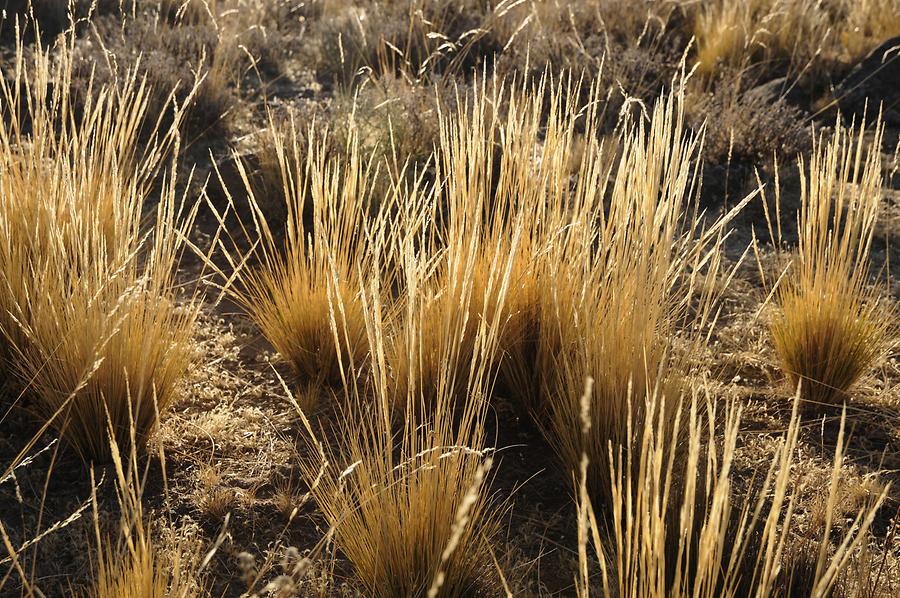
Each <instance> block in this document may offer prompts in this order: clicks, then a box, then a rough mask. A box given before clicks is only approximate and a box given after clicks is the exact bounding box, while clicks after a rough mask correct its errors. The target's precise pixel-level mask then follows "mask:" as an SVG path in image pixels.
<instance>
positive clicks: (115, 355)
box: [0, 45, 197, 459]
mask: <svg viewBox="0 0 900 598" xmlns="http://www.w3.org/2000/svg"><path fill="white" fill-rule="evenodd" d="M54 51H57V52H61V55H62V59H61V60H55V61H52V62H51V58H50V51H49V50H47V51H43V50H41V51H39V52H37V53H36V55H35V58H34V60H33V63H28V62H26V61H25V59H24V58H23V54H22V53H21V52H20V53H19V54H18V61H19V62H18V66H19V68H20V70H19V71H18V76H17V78H16V79H15V80H14V81H13V82H11V83H10V82H7V81H6V80H4V82H3V83H2V93H3V96H4V98H5V100H6V102H7V105H8V106H10V107H17V110H14V111H11V112H10V113H9V115H8V117H9V118H8V120H4V121H3V123H2V124H0V160H2V163H3V166H2V168H3V170H4V173H5V174H4V177H3V179H2V182H0V185H2V191H0V193H2V195H3V197H4V201H3V202H2V205H0V229H2V230H3V231H4V234H3V240H2V247H0V330H2V334H3V337H4V339H5V340H4V345H5V350H4V354H5V358H6V361H7V368H8V370H9V371H10V372H12V374H13V375H14V376H15V378H16V380H17V386H18V387H19V388H20V389H22V391H23V392H25V393H28V394H29V395H30V396H32V397H34V399H35V402H34V409H35V411H36V412H37V413H38V415H39V416H40V417H41V418H42V419H43V420H45V421H46V422H47V423H48V424H50V423H52V425H53V426H54V427H55V428H57V429H58V430H60V432H61V434H62V436H63V437H64V438H65V440H66V441H67V442H68V443H69V444H70V445H71V446H72V447H73V448H75V450H77V451H78V452H79V453H81V454H82V456H83V457H84V458H85V459H95V458H96V459H107V458H108V457H109V453H108V444H107V439H106V437H105V433H104V431H105V428H106V422H107V420H108V419H109V420H111V421H112V423H113V428H114V430H115V431H116V432H115V433H116V436H117V439H118V441H119V443H120V444H121V445H122V446H127V444H128V440H129V437H128V435H127V430H128V426H129V422H130V420H131V419H132V418H133V419H134V423H135V426H136V427H137V430H138V434H137V438H138V440H139V442H140V443H143V442H144V441H145V440H146V438H147V436H148V435H149V433H150V432H151V431H152V430H153V428H154V426H155V422H156V419H157V416H158V414H159V413H160V412H162V411H165V409H166V408H167V407H168V405H169V404H170V403H171V401H172V398H173V395H174V392H175V387H176V385H177V383H178V381H179V379H180V377H181V376H182V374H183V372H184V371H185V368H186V367H187V365H188V364H189V356H190V351H189V347H188V340H189V338H190V335H191V330H192V325H193V322H194V319H195V317H196V311H197V303H196V302H195V301H192V300H191V299H190V298H189V299H188V300H187V301H186V302H185V303H183V304H182V305H178V304H177V299H176V292H175V279H174V276H175V269H176V266H177V263H178V260H179V256H180V253H181V251H182V249H183V247H184V245H183V243H184V238H185V235H186V231H187V230H189V229H190V227H191V226H192V222H193V219H194V215H195V214H196V208H191V207H190V206H188V205H187V203H186V202H185V201H183V200H180V199H179V198H177V197H176V195H175V178H174V174H172V175H165V176H164V177H163V180H162V181H161V187H160V190H159V201H158V205H157V209H156V213H155V215H153V216H151V218H150V223H149V224H150V226H149V227H144V226H143V222H142V210H143V204H144V201H145V199H146V198H147V197H148V196H149V193H150V190H151V185H153V184H154V183H155V182H157V181H156V178H157V177H158V176H160V171H161V169H162V168H163V167H164V166H166V164H165V160H166V159H167V158H166V156H167V155H168V153H169V152H170V151H172V150H173V146H175V145H177V134H176V133H175V132H174V130H171V131H159V138H158V140H157V141H156V142H155V143H152V144H151V145H150V146H149V147H147V148H145V149H139V146H138V136H139V134H140V132H141V127H142V126H145V127H146V126H147V125H146V124H145V121H146V119H147V116H148V115H147V114H146V109H147V101H148V94H149V90H148V89H147V88H146V86H145V85H144V84H143V83H142V82H141V81H140V80H138V79H136V78H135V77H134V76H131V77H128V78H126V79H125V80H124V81H123V83H122V84H121V87H120V88H108V89H104V90H101V91H100V92H99V93H98V95H97V99H96V102H95V103H89V104H88V105H86V106H85V107H84V111H83V113H82V114H81V115H80V119H79V116H78V115H76V113H75V112H74V111H73V108H72V106H71V104H70V102H69V100H70V98H69V97H68V88H67V83H68V82H69V81H70V77H71V63H70V62H69V61H68V59H67V58H68V56H69V48H67V47H65V46H64V45H63V46H59V47H57V48H54ZM151 122H152V121H151ZM156 126H157V127H158V126H159V123H158V122H157V124H156ZM150 134H151V136H156V132H154V131H153V130H151V132H150Z"/></svg>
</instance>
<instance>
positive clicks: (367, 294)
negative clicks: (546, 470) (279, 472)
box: [301, 146, 516, 596]
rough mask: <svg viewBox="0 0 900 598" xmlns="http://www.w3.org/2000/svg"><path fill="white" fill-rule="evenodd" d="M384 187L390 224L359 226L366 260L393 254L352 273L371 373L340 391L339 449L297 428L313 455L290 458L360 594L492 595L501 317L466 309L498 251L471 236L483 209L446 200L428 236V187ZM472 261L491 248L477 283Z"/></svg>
mask: <svg viewBox="0 0 900 598" xmlns="http://www.w3.org/2000/svg"><path fill="white" fill-rule="evenodd" d="M467 147H468V146H467ZM471 149H473V150H474V149H475V148H471ZM450 162H451V163H452V159H451V160H450ZM477 163H479V164H480V163H481V162H480V161H478V162H477ZM448 175H449V173H448ZM441 180H442V181H444V182H445V183H446V184H448V185H449V186H450V187H453V185H454V184H457V183H458V184H460V185H463V186H464V185H465V182H464V181H460V180H458V179H457V180H456V183H454V182H452V180H453V177H452V176H445V175H443V174H442V177H441ZM476 180H479V181H480V180H482V179H476ZM395 191H396V196H395V197H394V198H393V200H392V203H394V204H395V205H396V206H397V209H396V212H395V213H396V215H397V218H396V219H395V220H392V221H391V222H387V221H381V224H377V223H376V224H370V225H369V228H368V232H367V233H366V236H367V237H368V238H372V239H375V240H376V243H375V245H374V246H373V247H372V248H371V251H372V252H373V253H374V255H375V256H382V255H385V252H389V253H388V255H391V256H393V258H392V259H390V260H385V261H382V260H381V259H378V260H376V261H375V262H374V265H375V266H376V267H373V268H372V269H371V270H370V271H368V272H367V273H365V276H364V278H363V279H362V280H363V290H364V294H363V295H362V297H363V298H364V304H365V314H366V325H367V336H368V344H369V347H370V352H369V357H368V360H367V363H366V364H365V368H364V369H365V370H366V371H367V372H368V373H369V376H368V377H367V379H366V382H365V383H362V382H361V383H359V384H355V383H354V384H351V385H350V386H348V387H345V393H346V396H345V398H344V401H342V403H341V404H342V405H345V407H344V408H343V409H342V412H341V417H340V418H339V422H338V423H337V433H336V434H335V436H336V437H337V438H338V442H337V443H336V444H337V446H334V445H323V444H320V443H319V442H318V441H317V438H318V436H317V435H316V434H314V433H313V431H312V428H311V426H310V425H309V424H308V423H307V429H308V432H309V437H310V439H311V443H310V446H311V447H312V448H313V450H314V451H316V452H319V453H320V455H321V458H320V459H310V460H307V461H304V462H302V466H303V468H304V475H305V477H306V480H307V483H308V484H309V485H310V487H311V492H312V494H313V496H314V497H315V499H316V502H317V503H318V504H319V507H320V509H321V510H322V511H323V512H324V513H325V516H326V518H327V520H328V522H329V523H330V524H331V526H332V527H333V529H334V534H335V540H336V543H337V546H338V547H339V548H340V550H341V551H342V552H343V553H344V554H345V555H346V556H347V558H348V559H349V560H350V562H351V563H352V564H353V566H354V568H355V569H356V572H357V574H358V575H359V578H360V580H361V581H362V583H363V586H364V587H365V589H366V591H367V592H368V593H371V594H372V595H375V596H426V595H427V596H468V595H473V594H474V593H477V592H487V593H490V589H489V584H490V581H489V580H490V574H489V573H490V571H489V565H488V563H489V562H490V550H489V546H490V544H491V542H492V540H493V537H494V535H495V534H496V532H497V530H498V527H497V525H498V513H499V512H500V511H499V510H498V508H497V506H496V505H492V504H491V501H490V500H489V498H488V497H487V496H486V494H485V492H486V489H485V485H486V480H487V475H488V470H489V468H490V464H491V460H490V450H488V449H487V447H486V444H485V437H484V435H485V427H484V422H485V417H486V415H487V408H488V404H489V403H488V398H489V393H490V388H491V386H492V375H491V370H492V364H493V363H494V355H495V352H496V346H497V338H498V331H499V329H500V324H501V323H500V320H499V318H498V317H495V318H494V319H492V320H488V319H486V318H484V317H479V314H478V313H477V312H476V309H477V307H476V306H478V305H483V304H484V302H486V301H489V300H490V301H496V302H497V303H496V304H497V305H498V307H499V306H502V302H503V298H504V295H505V289H506V288H507V286H508V277H509V270H510V261H509V260H510V257H509V255H503V254H501V253H500V252H499V251H498V250H497V249H496V246H492V245H490V244H489V242H488V241H487V240H486V239H485V238H484V237H483V236H482V231H481V230H480V229H479V228H478V226H479V224H480V221H481V218H482V212H481V210H473V209H471V206H461V205H459V206H455V205H453V204H451V205H450V206H449V210H450V223H449V227H448V229H447V230H448V231H449V232H448V233H447V237H446V239H440V240H438V239H435V238H429V237H428V233H427V232H425V231H427V230H428V229H427V227H426V228H423V226H424V223H426V222H429V221H431V222H433V220H431V219H430V218H429V217H428V215H432V214H435V213H436V212H435V210H436V209H437V208H436V204H437V202H438V201H439V197H440V195H438V194H435V193H434V191H433V190H429V189H428V188H425V187H423V186H422V184H421V179H418V180H417V181H415V182H413V183H411V184H409V185H407V184H406V183H401V184H398V185H397V186H395ZM448 197H450V198H457V199H459V200H462V199H463V198H465V199H466V200H467V201H469V200H473V199H474V198H477V197H479V196H478V195H475V194H470V195H463V194H456V193H455V192H454V191H452V190H450V191H448ZM481 197H483V195H482V196H481ZM454 208H460V211H459V212H455V211H454ZM460 233H466V234H460ZM512 243H513V245H512V249H513V250H514V249H515V243H516V241H515V237H514V238H513V240H512ZM478 256H489V259H488V260H487V261H486V266H485V268H484V270H483V274H484V276H485V279H484V280H483V286H478V285H475V284H473V283H472V281H473V275H472V272H473V270H474V268H475V267H476V261H477V258H478ZM482 265H485V264H482ZM390 281H394V283H393V284H392V283H391V282H390ZM395 285H396V287H397V289H398V291H395V290H394V288H393V287H394V286H395ZM395 292H396V295H395V294H394V293H395ZM301 413H302V412H301ZM304 421H306V420H305V417H304Z"/></svg>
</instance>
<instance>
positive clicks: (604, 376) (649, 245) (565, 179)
mask: <svg viewBox="0 0 900 598" xmlns="http://www.w3.org/2000/svg"><path fill="white" fill-rule="evenodd" d="M580 86H581V83H580V82H577V81H574V80H568V81H564V82H562V83H560V84H557V85H553V86H550V85H547V83H546V82H544V83H539V84H538V85H535V86H534V88H533V89H529V85H528V84H526V85H523V86H522V87H521V88H513V89H511V90H510V91H509V92H508V93H506V92H505V91H503V90H502V89H501V90H499V91H495V92H494V94H493V95H483V96H482V97H481V99H480V101H481V102H482V104H484V103H486V101H487V100H489V105H490V106H501V105H502V107H503V110H504V114H503V118H502V119H501V118H499V117H497V116H493V119H494V120H482V121H479V120H477V119H476V118H475V117H470V116H468V113H467V112H461V113H460V114H459V115H457V117H456V123H454V125H453V127H450V126H445V127H444V128H443V130H442V140H446V139H447V138H448V137H449V138H450V139H451V140H452V141H454V142H456V140H457V139H466V140H467V141H466V143H467V145H465V147H467V148H468V147H470V146H472V145H473V144H477V143H479V141H478V140H479V139H487V140H493V139H496V140H497V141H496V145H498V146H499V149H498V150H497V151H498V153H499V156H496V162H497V165H496V173H497V174H496V179H494V178H492V176H493V175H492V173H493V172H494V168H495V166H494V165H492V164H491V162H486V163H483V162H482V161H481V156H480V155H479V154H478V153H477V152H475V151H472V150H469V151H466V152H465V153H464V154H463V152H460V151H458V150H456V149H455V147H454V146H453V144H452V143H447V142H446V141H443V144H442V148H443V150H442V151H443V153H444V154H445V155H448V154H449V155H450V156H455V155H460V154H463V155H465V157H466V158H467V159H468V160H469V162H468V163H466V162H464V161H462V160H461V161H460V163H461V165H460V166H457V167H456V170H454V171H453V173H454V174H453V175H452V176H450V177H449V180H450V181H451V182H449V183H448V185H449V186H450V188H451V191H452V189H453V187H454V186H460V187H462V186H465V185H467V188H466V189H465V192H466V193H467V194H468V195H469V196H472V197H480V196H481V195H484V194H487V196H488V198H489V199H488V201H489V202H490V203H485V204H483V205H475V206H473V207H471V208H469V209H471V210H472V211H473V212H479V211H480V212H479V213H483V215H481V216H480V218H482V219H483V221H484V222H483V224H482V229H483V230H484V233H483V235H484V238H487V239H490V240H491V241H490V243H489V244H488V246H491V247H499V248H501V251H502V252H504V254H510V255H511V256H512V262H511V275H510V281H509V289H508V291H507V294H506V297H505V301H504V302H503V304H502V309H497V308H496V307H494V306H493V305H492V304H491V303H489V302H488V303H484V304H481V305H477V306H476V308H477V309H478V313H480V314H481V316H482V317H487V318H491V317H496V318H498V319H499V321H500V322H501V326H502V328H501V330H500V337H499V344H498V357H499V374H500V384H501V388H502V391H503V392H505V393H506V394H507V395H508V396H509V398H510V399H512V400H513V401H514V402H516V403H518V404H519V405H521V406H522V407H524V408H525V410H528V411H531V412H532V414H533V415H534V416H535V418H536V420H537V421H538V422H539V424H540V425H541V427H542V428H543V429H544V431H545V432H546V435H547V438H548V440H549V441H550V443H551V445H552V446H553V447H554V448H555V449H556V450H557V452H558V453H559V455H560V458H561V461H562V462H563V464H564V465H565V466H566V467H567V468H569V469H570V470H571V471H572V472H575V471H577V469H578V466H579V463H580V461H581V455H582V454H583V453H585V452H587V453H588V454H589V456H590V458H591V461H592V462H593V463H594V464H595V465H593V466H592V469H591V475H590V480H591V482H590V483H591V487H592V490H593V491H594V492H602V489H603V488H604V487H605V486H606V485H607V484H606V477H605V476H604V475H602V473H601V472H602V471H603V468H604V467H605V464H606V462H607V446H608V443H609V442H610V441H612V442H613V443H614V444H616V445H629V444H630V440H629V439H628V438H627V431H626V425H625V424H626V418H627V416H628V413H629V412H632V415H633V417H634V418H635V421H642V415H641V409H642V403H641V402H640V401H633V400H632V399H631V397H632V396H643V395H644V393H646V392H647V391H648V390H651V389H653V388H655V387H656V386H657V385H661V386H662V387H664V388H669V389H672V388H675V389H677V385H678V384H679V383H680V377H681V376H683V375H684V373H685V372H686V371H687V370H688V369H689V366H688V364H687V361H686V359H687V357H686V356H687V355H689V354H690V353H691V350H684V349H683V348H682V349H680V350H679V352H678V354H677V355H673V353H675V351H674V346H675V340H674V337H675V334H676V332H677V330H678V328H679V327H684V328H686V329H687V330H689V333H688V337H687V339H686V340H687V344H689V345H690V346H691V347H692V348H699V345H700V344H702V342H703V331H704V330H706V329H707V327H708V326H709V325H710V323H711V321H710V320H711V318H712V314H713V313H714V312H713V309H712V307H713V303H714V301H713V300H714V299H715V297H714V296H713V294H712V290H711V288H709V287H708V285H705V283H703V281H704V280H708V279H710V278H711V277H714V276H716V275H717V273H718V272H719V269H720V256H719V247H720V243H721V239H722V236H721V232H722V230H723V227H724V226H725V224H726V223H727V221H728V220H729V218H730V217H731V216H732V214H728V215H725V216H724V217H723V218H722V219H720V220H717V221H715V222H714V223H713V224H712V225H711V227H710V228H709V230H705V231H704V230H701V229H700V228H699V224H698V222H699V220H698V218H697V214H696V210H695V206H694V204H693V198H694V196H693V193H694V191H695V190H696V161H695V158H696V155H697V151H698V149H699V143H700V142H699V138H697V137H693V136H691V135H689V134H687V132H686V131H685V127H684V124H683V117H682V95H681V94H680V93H679V92H678V91H674V92H672V93H671V94H670V95H668V96H666V98H664V99H663V100H662V101H660V102H659V103H658V104H657V106H656V107H655V108H654V110H653V112H652V114H651V115H650V118H649V125H645V123H644V122H643V121H639V122H636V123H633V124H628V123H623V126H622V130H621V133H620V135H619V139H618V141H617V143H616V144H614V145H613V146H612V147H613V148H615V149H617V151H618V153H619V158H618V159H616V158H613V157H610V156H609V155H608V152H610V149H608V148H609V146H608V145H607V144H606V143H604V142H605V141H606V140H605V139H601V138H600V137H599V134H598V133H597V131H598V130H599V127H598V126H597V122H598V121H597V118H598V114H597V105H598V104H599V102H598V101H597V99H598V98H599V97H600V90H599V89H598V88H597V86H596V85H594V86H593V91H592V93H591V94H590V97H589V99H588V100H587V103H586V105H585V106H581V105H579V103H578V100H577V98H573V95H572V94H571V93H569V92H570V90H571V89H572V88H573V87H580ZM469 112H471V113H474V114H476V115H478V114H480V113H482V112H486V110H485V108H484V107H483V105H479V104H476V105H475V107H474V108H473V109H471V110H469ZM545 114H546V115H547V116H546V118H543V115H545ZM456 126H458V127H459V129H458V130H457V129H455V128H454V127H456ZM582 126H583V129H584V130H585V131H589V132H590V133H587V134H585V135H583V137H581V138H579V137H578V135H577V131H578V130H579V129H580V128H581V127H582ZM576 139H578V140H579V143H575V140H576ZM457 143H458V145H460V146H463V143H461V142H457ZM480 143H485V142H484V141H481V142H480ZM486 157H488V158H492V159H493V158H494V156H493V155H487V156H486ZM466 164H468V167H466ZM611 176H612V177H614V180H613V179H611V178H610V177H611ZM610 181H612V182H610ZM455 205H459V206H463V205H464V204H463V203H462V202H457V203H453V202H450V206H451V210H450V214H451V218H452V215H453V214H454V210H453V209H452V207H453V206H455ZM737 209H740V207H738V208H737ZM457 212H458V213H463V210H462V208H457ZM516 229H521V231H522V233H521V241H520V242H519V243H518V247H517V250H512V249H510V248H508V247H505V246H504V242H503V239H506V238H512V234H511V231H513V230H516ZM469 236H471V235H467V236H466V238H469ZM704 276H708V277H710V278H704ZM471 278H472V281H473V284H474V285H476V286H481V285H479V282H478V281H479V276H478V273H477V272H475V273H473V274H472V275H471ZM689 307H690V309H689ZM587 376H592V377H594V379H596V380H597V383H596V387H595V392H594V395H593V397H594V399H593V401H594V405H593V409H592V411H591V417H592V419H593V423H594V425H593V427H592V429H593V433H592V435H591V436H590V437H587V438H585V437H583V436H582V435H581V434H580V433H579V432H578V430H580V422H581V415H580V406H579V404H578V402H577V399H572V398H571V397H573V396H575V397H578V396H580V394H579V392H578V389H580V388H581V386H582V384H583V380H584V378H585V377H587ZM637 427H638V428H639V427H640V425H638V426H637ZM585 443H588V444H587V445H586V444H585Z"/></svg>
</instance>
